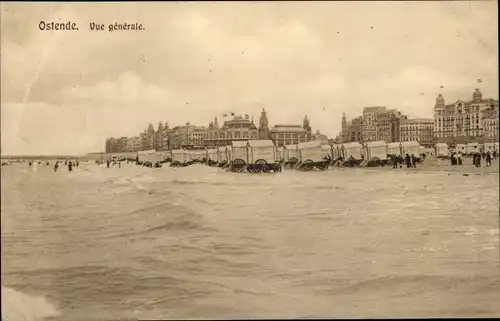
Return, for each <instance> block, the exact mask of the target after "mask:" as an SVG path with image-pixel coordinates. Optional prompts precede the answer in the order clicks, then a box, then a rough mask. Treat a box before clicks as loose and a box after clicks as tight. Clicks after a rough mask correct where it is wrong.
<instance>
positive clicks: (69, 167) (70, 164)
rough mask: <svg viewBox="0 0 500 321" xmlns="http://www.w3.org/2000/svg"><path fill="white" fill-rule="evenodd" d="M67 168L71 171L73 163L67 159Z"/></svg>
mask: <svg viewBox="0 0 500 321" xmlns="http://www.w3.org/2000/svg"><path fill="white" fill-rule="evenodd" d="M68 170H69V171H70V172H71V171H72V170H73V163H72V162H71V161H69V163H68Z"/></svg>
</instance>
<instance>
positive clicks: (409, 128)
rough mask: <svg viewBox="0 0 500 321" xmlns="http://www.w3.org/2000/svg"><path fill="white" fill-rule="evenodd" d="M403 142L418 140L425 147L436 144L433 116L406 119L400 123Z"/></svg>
mask: <svg viewBox="0 0 500 321" xmlns="http://www.w3.org/2000/svg"><path fill="white" fill-rule="evenodd" d="M400 128H401V129H400V139H399V141H401V142H414V141H417V142H419V143H420V145H422V146H424V147H432V146H433V144H434V120H433V119H432V118H415V119H404V120H402V121H401V124H400Z"/></svg>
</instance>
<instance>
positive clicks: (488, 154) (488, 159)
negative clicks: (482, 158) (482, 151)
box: [486, 151, 491, 167]
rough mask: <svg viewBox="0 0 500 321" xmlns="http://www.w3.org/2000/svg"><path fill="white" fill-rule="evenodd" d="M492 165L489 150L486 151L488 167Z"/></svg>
mask: <svg viewBox="0 0 500 321" xmlns="http://www.w3.org/2000/svg"><path fill="white" fill-rule="evenodd" d="M490 166H491V154H490V152H489V151H488V152H487V153H486V167H490Z"/></svg>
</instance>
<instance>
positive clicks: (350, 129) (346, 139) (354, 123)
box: [336, 113, 363, 143]
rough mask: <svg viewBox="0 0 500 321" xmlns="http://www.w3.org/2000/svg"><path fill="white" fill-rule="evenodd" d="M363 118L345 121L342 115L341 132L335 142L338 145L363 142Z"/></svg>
mask: <svg viewBox="0 0 500 321" xmlns="http://www.w3.org/2000/svg"><path fill="white" fill-rule="evenodd" d="M362 136H363V117H362V116H360V117H356V118H354V119H352V120H351V121H349V122H348V121H347V119H346V117H345V113H343V115H342V131H341V132H340V135H339V137H338V139H336V141H337V142H338V143H350V142H361V141H362V140H363V137H362Z"/></svg>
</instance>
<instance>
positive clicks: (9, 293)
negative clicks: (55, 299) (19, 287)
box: [2, 287, 59, 321]
mask: <svg viewBox="0 0 500 321" xmlns="http://www.w3.org/2000/svg"><path fill="white" fill-rule="evenodd" d="M57 316H59V312H58V311H57V310H56V309H55V307H54V306H53V305H51V304H50V303H49V302H47V300H45V298H43V297H34V296H29V295H27V294H24V293H21V292H18V291H16V290H13V289H9V288H4V287H2V320H3V321H42V320H44V319H45V318H50V317H57Z"/></svg>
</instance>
